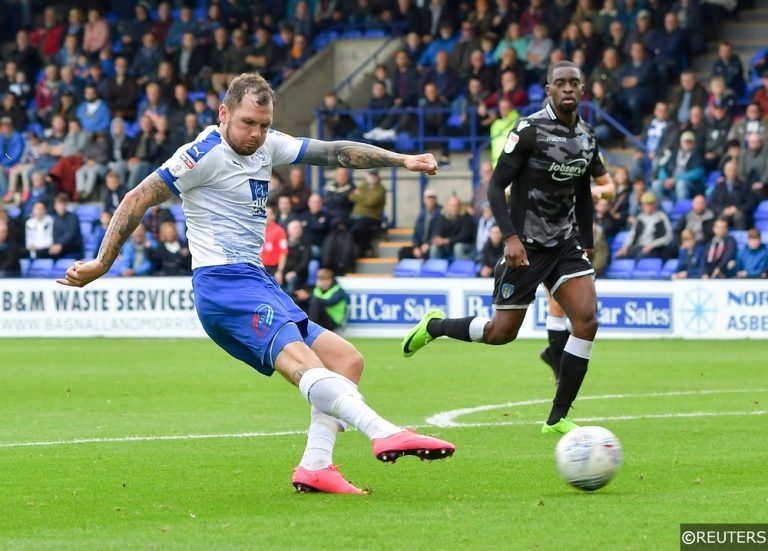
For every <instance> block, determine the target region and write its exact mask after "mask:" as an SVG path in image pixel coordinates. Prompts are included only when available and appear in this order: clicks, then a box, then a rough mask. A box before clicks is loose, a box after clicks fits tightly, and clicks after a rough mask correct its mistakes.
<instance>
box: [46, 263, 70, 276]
mask: <svg viewBox="0 0 768 551" xmlns="http://www.w3.org/2000/svg"><path fill="white" fill-rule="evenodd" d="M73 262H74V260H73V259H71V258H60V259H58V260H57V261H56V262H54V263H53V268H51V274H50V275H51V276H52V277H64V274H66V273H67V270H68V269H69V267H70V266H71V265H72V263H73Z"/></svg>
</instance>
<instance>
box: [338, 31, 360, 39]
mask: <svg viewBox="0 0 768 551" xmlns="http://www.w3.org/2000/svg"><path fill="white" fill-rule="evenodd" d="M362 36H363V31H358V30H356V29H352V30H349V31H344V32H343V33H341V36H340V37H339V38H342V39H346V38H361V37H362Z"/></svg>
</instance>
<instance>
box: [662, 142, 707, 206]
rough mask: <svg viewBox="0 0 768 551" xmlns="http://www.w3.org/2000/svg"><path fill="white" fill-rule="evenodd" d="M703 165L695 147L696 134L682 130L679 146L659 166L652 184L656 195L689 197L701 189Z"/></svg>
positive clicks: (704, 174)
mask: <svg viewBox="0 0 768 551" xmlns="http://www.w3.org/2000/svg"><path fill="white" fill-rule="evenodd" d="M704 167H705V162H704V157H703V156H702V155H701V153H700V152H699V151H698V149H697V147H696V135H695V134H694V133H693V132H690V131H686V132H683V133H682V135H681V136H680V147H678V148H677V150H676V151H674V152H672V154H671V155H669V158H668V159H667V160H666V162H665V163H664V164H663V165H661V166H660V168H659V170H658V173H657V178H656V179H655V180H654V182H653V184H652V188H653V191H654V192H655V193H656V197H665V196H671V197H673V198H674V199H676V200H680V199H691V198H692V197H693V196H694V194H696V193H697V192H700V191H702V188H703V185H704V179H705V178H706V170H705V168H704Z"/></svg>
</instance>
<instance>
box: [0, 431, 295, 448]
mask: <svg viewBox="0 0 768 551" xmlns="http://www.w3.org/2000/svg"><path fill="white" fill-rule="evenodd" d="M296 434H307V431H305V430H285V431H279V432H235V433H230V434H227V433H224V434H166V435H159V436H115V437H104V438H75V439H73V440H43V441H42V442H5V443H0V448H24V447H35V446H69V445H73V444H109V443H113V442H156V441H162V440H170V441H174V440H209V439H212V438H261V437H263V436H293V435H296Z"/></svg>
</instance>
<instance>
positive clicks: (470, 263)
mask: <svg viewBox="0 0 768 551" xmlns="http://www.w3.org/2000/svg"><path fill="white" fill-rule="evenodd" d="M476 275H477V263H476V262H475V261H474V260H454V261H453V262H451V265H450V266H449V267H448V271H447V272H446V274H445V276H446V277H475V276H476Z"/></svg>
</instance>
